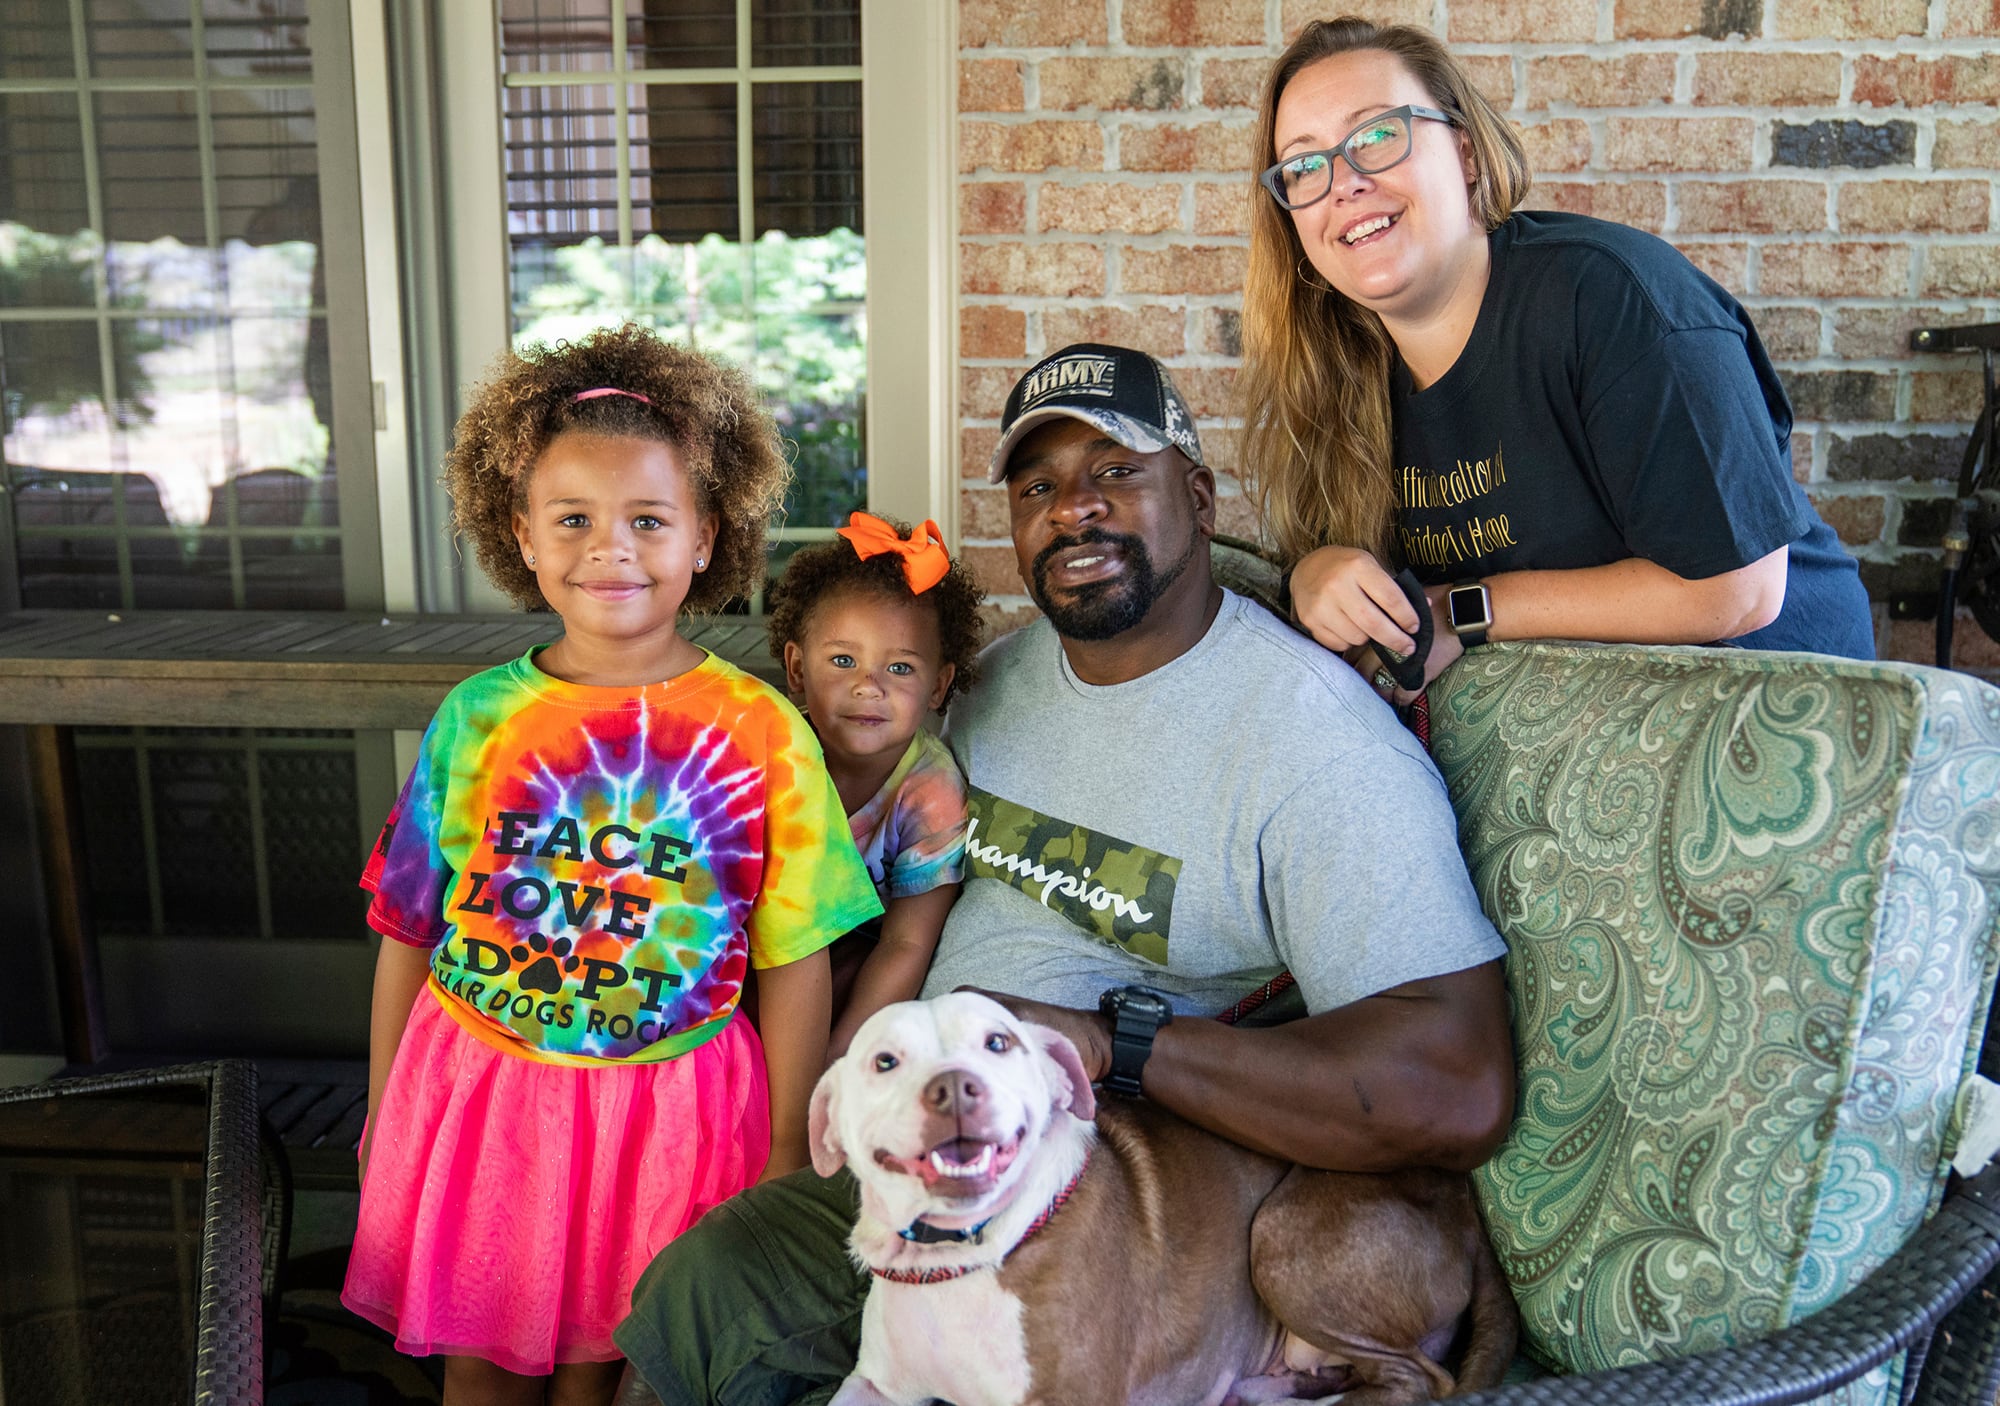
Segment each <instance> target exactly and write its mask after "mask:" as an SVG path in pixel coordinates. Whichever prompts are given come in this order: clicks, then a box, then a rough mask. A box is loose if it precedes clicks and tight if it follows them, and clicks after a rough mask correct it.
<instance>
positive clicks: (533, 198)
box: [506, 86, 618, 244]
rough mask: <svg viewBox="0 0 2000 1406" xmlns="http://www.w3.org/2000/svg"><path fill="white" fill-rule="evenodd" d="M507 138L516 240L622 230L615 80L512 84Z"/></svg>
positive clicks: (510, 224)
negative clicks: (612, 83)
mask: <svg viewBox="0 0 2000 1406" xmlns="http://www.w3.org/2000/svg"><path fill="white" fill-rule="evenodd" d="M506 143H507V167H506V170H507V231H508V233H509V235H511V236H512V237H513V240H514V242H515V243H516V244H522V243H534V244H565V243H571V242H574V241H576V240H579V239H583V238H586V237H588V236H589V235H592V234H600V235H608V236H609V237H610V238H611V239H614V240H615V239H616V238H617V237H618V147H617V108H616V105H615V102H614V99H613V97H612V90H611V89H610V88H608V87H601V86H600V87H580V88H509V89H507V106H506Z"/></svg>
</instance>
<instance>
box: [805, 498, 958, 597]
mask: <svg viewBox="0 0 2000 1406" xmlns="http://www.w3.org/2000/svg"><path fill="white" fill-rule="evenodd" d="M834 533H835V535H836V536H840V537H845V538H846V539H847V540H848V541H849V542H851V543H853V544H854V554H855V555H856V556H858V557H860V558H861V559H862V560H863V561H866V560H868V558H870V557H877V556H880V555H882V553H884V552H894V553H895V554H896V555H897V556H899V557H901V558H902V559H903V579H904V580H905V581H908V582H909V583H910V591H911V593H912V594H913V595H922V594H923V593H924V592H925V591H928V590H929V589H930V588H931V587H933V586H935V585H936V584H937V583H938V582H940V581H942V580H944V578H945V573H946V572H948V571H950V570H951V553H950V552H948V551H946V550H945V546H944V534H943V533H942V532H940V531H938V525H937V524H936V523H934V522H932V521H931V520H930V519H929V518H925V519H924V525H923V526H922V527H920V528H918V529H917V530H916V531H915V532H912V533H911V534H910V535H909V536H908V537H905V536H903V535H902V534H901V533H899V532H897V531H896V529H895V528H893V527H891V526H890V525H889V524H888V523H886V522H884V521H882V519H881V518H879V517H876V516H875V515H874V514H873V513H861V512H857V513H851V514H849V515H848V519H847V526H845V527H837V528H835V529H834Z"/></svg>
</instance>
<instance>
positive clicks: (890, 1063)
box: [875, 1054, 896, 1074]
mask: <svg viewBox="0 0 2000 1406" xmlns="http://www.w3.org/2000/svg"><path fill="white" fill-rule="evenodd" d="M895 1067H896V1057H895V1056H894V1055H892V1054H878V1055H876V1056H875V1072H876V1073H877V1074H887V1073H888V1072H889V1071H890V1070H891V1069H894V1068H895Z"/></svg>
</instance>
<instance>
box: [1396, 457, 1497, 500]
mask: <svg viewBox="0 0 2000 1406" xmlns="http://www.w3.org/2000/svg"><path fill="white" fill-rule="evenodd" d="M1506 482H1507V460H1506V456H1505V455H1504V454H1503V453H1502V450H1501V447H1500V446H1499V445H1495V446H1494V448H1493V457H1492V458H1490V459H1475V460H1473V461H1472V462H1470V463H1468V462H1467V461H1465V460H1464V459H1460V460H1459V461H1458V463H1457V464H1455V465H1454V466H1453V467H1452V468H1451V469H1450V470H1449V471H1448V472H1446V473H1441V474H1438V473H1432V472H1431V471H1430V470H1428V469H1420V468H1418V467H1417V466H1416V465H1415V464H1405V465H1403V472H1402V482H1401V484H1400V485H1399V487H1400V488H1401V490H1402V495H1403V506H1404V507H1405V508H1455V507H1457V506H1458V505H1459V504H1461V503H1465V502H1469V501H1471V500H1472V499H1474V498H1483V497H1485V496H1486V495H1487V494H1488V493H1491V492H1492V491H1493V490H1494V489H1496V488H1498V487H1500V486H1501V485H1502V484H1504V483H1506Z"/></svg>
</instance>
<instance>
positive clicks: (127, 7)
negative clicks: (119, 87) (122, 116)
mask: <svg viewBox="0 0 2000 1406" xmlns="http://www.w3.org/2000/svg"><path fill="white" fill-rule="evenodd" d="M83 13H84V23H85V24H86V25H87V26H88V27H89V31H90V71H91V72H92V73H93V74H94V75H96V76H97V77H99V78H182V79H188V80H192V79H193V78H194V26H193V24H192V12H191V11H190V10H189V8H188V0H154V2H153V3H150V4H147V5H134V4H132V3H131V2H130V0H85V3H84V7H83Z"/></svg>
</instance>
